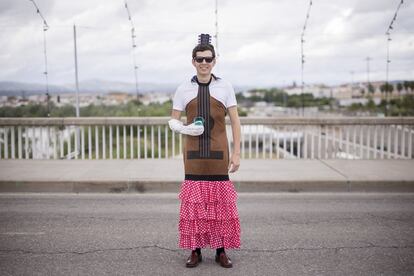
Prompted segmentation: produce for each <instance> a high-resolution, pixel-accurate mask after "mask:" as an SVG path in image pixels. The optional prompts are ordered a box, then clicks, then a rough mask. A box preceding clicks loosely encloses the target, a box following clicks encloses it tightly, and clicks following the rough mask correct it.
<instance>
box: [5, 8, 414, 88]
mask: <svg viewBox="0 0 414 276" xmlns="http://www.w3.org/2000/svg"><path fill="white" fill-rule="evenodd" d="M36 2H37V4H38V6H39V8H40V9H41V11H42V13H43V15H44V16H45V18H46V20H47V22H48V23H49V25H50V29H49V30H48V31H47V32H46V38H47V52H48V65H49V70H48V71H49V80H50V82H51V83H56V84H61V83H70V82H73V79H74V77H73V75H74V72H73V71H74V68H73V64H74V61H73V24H74V23H76V24H77V25H78V30H77V37H78V58H79V77H80V79H81V80H86V79H99V78H101V79H106V80H119V81H127V82H134V77H133V69H132V55H131V54H132V53H131V51H132V50H131V37H130V25H129V24H130V22H129V21H128V18H127V12H126V10H125V7H124V2H123V1H118V0H112V1H100V0H84V1H69V0H59V1H57V0H55V1H53V0H38V1H36ZM218 2H219V12H218V16H219V41H218V42H219V49H218V50H219V52H220V59H219V63H218V66H217V68H216V70H217V73H218V74H219V75H221V76H223V77H225V78H227V79H229V80H230V81H232V82H233V83H235V84H240V85H258V86H267V85H280V84H283V83H290V82H291V81H293V80H296V82H299V80H300V34H301V32H302V27H303V24H304V21H305V14H306V11H307V7H308V3H309V2H308V1H305V0H290V1H288V0H281V1H271V0H259V1H248V0H239V1H236V0H225V1H223V0H219V1H218ZM398 3H399V1H389V0H381V1H378V0H377V1H375V0H364V1H357V0H349V1H329V0H320V1H313V6H312V8H311V13H310V18H309V21H308V26H307V29H306V33H305V40H306V42H305V44H304V51H305V58H306V63H305V79H306V82H308V83H311V82H326V83H340V82H347V81H349V79H350V77H349V71H351V70H352V71H355V81H358V80H362V81H363V80H365V77H364V74H365V70H366V69H365V68H366V63H365V61H364V59H365V58H366V57H367V56H368V55H369V56H370V57H372V58H373V60H372V64H371V66H372V71H373V76H372V77H373V78H374V77H378V78H379V79H383V75H385V73H384V68H385V66H384V64H385V54H386V43H385V42H386V40H385V35H384V33H385V30H386V28H387V26H388V24H389V23H390V21H391V19H392V16H393V15H394V12H395V9H396V7H397V5H398ZM128 5H129V8H130V11H131V14H132V17H133V22H134V25H135V28H136V35H137V37H136V42H137V45H138V47H137V49H136V57H137V63H138V65H139V70H138V73H139V80H140V81H142V82H161V83H179V82H180V81H182V80H184V79H187V78H188V76H189V75H190V76H191V75H192V74H193V73H194V70H193V67H192V65H191V63H190V61H191V60H190V59H191V50H192V48H193V47H194V46H195V44H196V42H197V36H198V34H199V33H206V32H208V33H210V34H212V35H214V33H215V25H214V24H215V13H214V8H215V2H214V1H211V0H199V1H186V0H171V1H155V0H145V1H143V0H140V1H128ZM413 13H414V5H413V4H412V3H410V2H407V1H406V2H405V3H404V4H403V5H402V6H401V9H400V12H399V14H398V17H397V20H396V22H395V25H394V27H395V28H394V30H393V33H392V38H393V41H392V43H391V57H392V66H391V67H390V69H391V70H392V71H393V72H392V73H390V76H393V77H394V78H397V79H403V78H412V76H413V70H414V69H413V66H412V65H413V62H412V61H413V55H412V53H413V48H414V34H413V33H412V30H413V27H414V19H413V17H412V16H411V15H412V14H413ZM214 43H215V40H213V44H214ZM0 53H1V54H0V63H1V64H2V70H1V71H0V80H15V81H34V82H41V81H42V80H43V74H42V72H43V71H44V58H43V31H42V22H41V20H40V18H39V16H38V15H37V14H36V11H35V10H34V7H33V5H32V3H30V1H12V0H3V1H1V2H0ZM358 78H359V79H358Z"/></svg>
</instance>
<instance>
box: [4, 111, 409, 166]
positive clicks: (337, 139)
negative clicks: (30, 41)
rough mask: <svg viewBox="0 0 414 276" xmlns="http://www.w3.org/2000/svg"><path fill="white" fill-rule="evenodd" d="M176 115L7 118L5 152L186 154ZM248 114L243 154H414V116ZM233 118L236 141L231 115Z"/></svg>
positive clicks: (25, 155)
mask: <svg viewBox="0 0 414 276" xmlns="http://www.w3.org/2000/svg"><path fill="white" fill-rule="evenodd" d="M168 120H169V117H140V118H135V117H134V118H132V117H83V118H0V159H141V158H144V159H145V158H180V157H182V145H183V139H184V138H183V136H182V135H181V134H176V133H173V132H172V131H171V130H170V129H169V128H168ZM183 121H185V118H184V120H183ZM240 122H241V125H242V137H241V157H242V158H265V159H269V158H270V159H281V158H300V159H412V158H413V135H414V117H398V118H397V117H386V118H376V117H375V118H374V117H368V118H355V117H348V118H343V117H341V118H286V117H283V118H252V117H241V118H240ZM226 123H227V137H228V140H229V145H230V147H232V144H233V141H232V135H231V126H230V121H229V118H226Z"/></svg>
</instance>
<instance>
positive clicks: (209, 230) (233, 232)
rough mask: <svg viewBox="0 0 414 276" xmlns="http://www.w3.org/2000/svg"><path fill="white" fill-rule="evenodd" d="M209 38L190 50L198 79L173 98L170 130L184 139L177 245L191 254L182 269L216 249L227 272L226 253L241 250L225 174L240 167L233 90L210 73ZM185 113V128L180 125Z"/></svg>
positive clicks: (213, 59)
mask: <svg viewBox="0 0 414 276" xmlns="http://www.w3.org/2000/svg"><path fill="white" fill-rule="evenodd" d="M210 39H211V38H210V35H208V34H201V35H200V37H199V44H198V45H197V46H196V47H195V48H194V49H193V53H192V58H193V60H192V64H193V66H194V67H195V69H196V72H197V74H196V75H195V76H193V77H192V78H191V79H189V80H188V81H186V82H184V83H182V84H181V85H180V86H179V87H178V88H177V90H176V92H175V95H174V99H173V110H172V112H171V120H170V121H169V126H170V128H171V129H172V130H173V131H175V132H178V133H181V134H184V135H185V136H184V137H185V139H184V147H183V157H184V167H185V179H184V181H183V183H182V184H181V189H180V193H179V199H180V200H181V206H180V218H179V225H178V229H179V246H180V248H185V249H191V250H192V251H191V255H190V256H189V257H188V259H187V262H186V266H187V267H195V266H197V265H198V263H199V262H201V261H202V257H201V248H205V247H207V246H208V245H210V248H214V249H216V256H215V260H216V262H217V263H219V264H220V265H221V266H222V267H226V268H230V267H232V261H231V259H230V258H229V257H228V256H227V254H226V251H225V249H228V248H240V233H241V230H240V221H239V215H238V211H237V205H236V200H237V197H238V195H237V192H236V190H235V189H234V185H233V183H232V181H230V179H229V173H233V172H236V171H237V170H238V168H239V166H240V120H239V117H238V113H237V102H236V97H235V93H234V89H233V87H232V85H231V84H230V83H229V82H227V81H225V80H222V79H221V78H219V77H217V76H215V75H214V74H212V73H211V71H212V69H213V67H214V65H215V64H216V56H215V50H214V47H213V45H211V43H210ZM182 111H185V112H186V117H187V124H186V125H184V124H183V123H182V122H181V121H180V117H181V112H182ZM227 114H229V117H230V120H231V127H232V135H233V141H234V146H233V151H232V154H231V155H230V153H229V149H228V141H227V134H226V124H225V116H226V115H227Z"/></svg>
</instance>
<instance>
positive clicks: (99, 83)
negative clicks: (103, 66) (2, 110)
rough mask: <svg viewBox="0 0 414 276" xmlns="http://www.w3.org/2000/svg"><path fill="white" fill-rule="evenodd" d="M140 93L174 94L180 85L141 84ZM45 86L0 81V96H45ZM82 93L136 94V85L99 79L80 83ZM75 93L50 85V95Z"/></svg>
mask: <svg viewBox="0 0 414 276" xmlns="http://www.w3.org/2000/svg"><path fill="white" fill-rule="evenodd" d="M138 85H139V86H138V90H139V93H142V94H146V93H151V92H159V93H173V92H174V91H175V89H176V87H177V85H178V84H162V83H161V84H159V83H139V84H138ZM45 91H46V87H45V84H39V83H26V82H14V81H0V95H1V96H12V95H20V94H21V93H25V95H26V96H28V95H33V94H44V93H45ZM79 91H80V93H109V92H126V93H131V94H133V93H135V84H134V83H128V82H117V81H106V80H99V79H92V80H85V81H81V82H80V83H79ZM72 92H75V85H74V84H68V85H53V84H51V85H49V93H50V94H62V93H72Z"/></svg>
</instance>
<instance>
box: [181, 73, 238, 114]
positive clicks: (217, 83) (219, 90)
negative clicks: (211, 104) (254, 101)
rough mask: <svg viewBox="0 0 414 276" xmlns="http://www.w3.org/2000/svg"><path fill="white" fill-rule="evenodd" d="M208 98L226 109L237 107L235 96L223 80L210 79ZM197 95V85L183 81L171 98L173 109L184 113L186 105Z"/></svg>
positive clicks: (228, 84)
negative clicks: (216, 101) (218, 102)
mask: <svg viewBox="0 0 414 276" xmlns="http://www.w3.org/2000/svg"><path fill="white" fill-rule="evenodd" d="M209 91H210V96H211V97H213V98H214V99H216V100H218V101H220V102H221V103H222V104H223V105H224V106H225V107H226V108H229V107H231V106H235V105H237V101H236V94H235V92H234V89H233V86H232V85H231V83H230V82H228V81H225V80H223V79H220V78H218V79H215V78H214V77H213V78H212V79H211V82H210V85H209ZM197 95H198V83H197V82H196V81H191V80H188V81H185V82H183V83H182V84H181V85H179V86H178V88H177V90H176V91H175V94H174V98H173V109H175V110H179V111H184V110H185V107H186V106H187V104H188V103H189V102H190V101H191V100H192V99H194V98H197Z"/></svg>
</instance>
